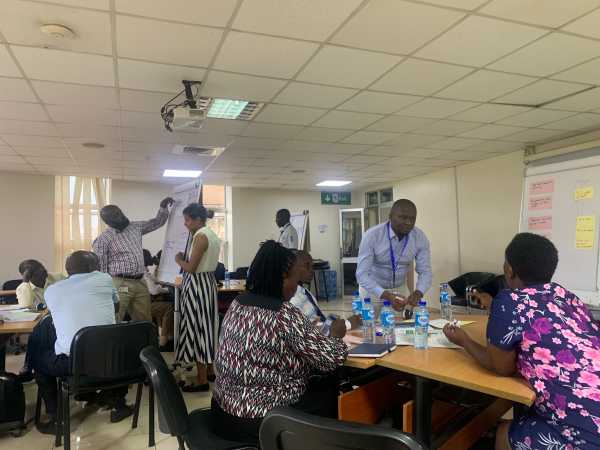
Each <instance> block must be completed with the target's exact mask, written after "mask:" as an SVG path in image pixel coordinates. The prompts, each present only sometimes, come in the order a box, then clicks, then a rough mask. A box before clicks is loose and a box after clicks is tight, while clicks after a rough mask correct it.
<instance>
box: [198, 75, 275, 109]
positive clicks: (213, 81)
mask: <svg viewBox="0 0 600 450" xmlns="http://www.w3.org/2000/svg"><path fill="white" fill-rule="evenodd" d="M285 83H286V82H285V81H283V80H274V79H272V78H262V77H254V76H252V75H240V74H235V73H227V72H219V71H215V70H211V71H210V72H209V74H208V80H207V81H206V85H205V86H204V87H203V88H202V90H201V94H202V95H205V96H209V97H219V98H233V99H242V100H252V101H261V102H267V101H270V100H271V99H272V98H273V96H275V94H277V92H279V91H280V90H281V88H283V86H285Z"/></svg>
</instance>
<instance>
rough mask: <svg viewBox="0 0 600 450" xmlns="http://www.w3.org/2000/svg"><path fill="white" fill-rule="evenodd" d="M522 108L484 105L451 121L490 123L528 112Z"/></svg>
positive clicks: (462, 113)
mask: <svg viewBox="0 0 600 450" xmlns="http://www.w3.org/2000/svg"><path fill="white" fill-rule="evenodd" d="M529 109H530V108H527V107H524V106H509V105H492V104H484V105H480V106H476V107H475V108H471V109H468V110H466V111H463V112H461V113H458V114H455V115H453V116H451V118H452V119H456V120H466V121H473V122H482V123H490V122H495V121H497V120H500V119H504V118H505V117H509V116H514V115H515V114H520V113H522V112H525V111H528V110H529Z"/></svg>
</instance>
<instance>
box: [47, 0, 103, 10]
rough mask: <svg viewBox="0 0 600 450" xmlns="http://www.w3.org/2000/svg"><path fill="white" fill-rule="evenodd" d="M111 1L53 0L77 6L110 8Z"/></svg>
mask: <svg viewBox="0 0 600 450" xmlns="http://www.w3.org/2000/svg"><path fill="white" fill-rule="evenodd" d="M109 1H110V0H53V3H60V4H62V5H67V6H76V7H78V8H91V9H108V8H109Z"/></svg>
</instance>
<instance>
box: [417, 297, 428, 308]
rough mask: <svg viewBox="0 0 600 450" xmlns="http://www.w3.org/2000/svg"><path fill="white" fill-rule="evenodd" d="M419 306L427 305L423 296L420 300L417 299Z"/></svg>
mask: <svg viewBox="0 0 600 450" xmlns="http://www.w3.org/2000/svg"><path fill="white" fill-rule="evenodd" d="M419 306H427V300H425V299H423V298H422V299H421V300H419Z"/></svg>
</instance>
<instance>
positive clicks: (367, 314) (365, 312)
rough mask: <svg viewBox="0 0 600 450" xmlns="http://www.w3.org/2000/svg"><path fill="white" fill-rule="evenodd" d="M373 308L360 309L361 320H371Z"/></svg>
mask: <svg viewBox="0 0 600 450" xmlns="http://www.w3.org/2000/svg"><path fill="white" fill-rule="evenodd" d="M373 315H374V314H373V310H372V309H363V310H362V319H363V320H373Z"/></svg>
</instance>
